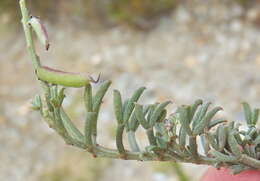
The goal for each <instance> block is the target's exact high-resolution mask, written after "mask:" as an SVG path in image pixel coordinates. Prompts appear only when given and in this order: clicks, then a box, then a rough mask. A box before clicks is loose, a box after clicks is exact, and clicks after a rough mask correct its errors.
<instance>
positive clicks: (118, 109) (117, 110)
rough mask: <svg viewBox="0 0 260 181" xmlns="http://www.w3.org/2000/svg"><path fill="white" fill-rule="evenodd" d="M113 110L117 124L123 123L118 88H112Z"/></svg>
mask: <svg viewBox="0 0 260 181" xmlns="http://www.w3.org/2000/svg"><path fill="white" fill-rule="evenodd" d="M114 111H115V116H116V119H117V122H118V124H122V123H123V106H122V98H121V94H120V92H119V91H118V90H114Z"/></svg>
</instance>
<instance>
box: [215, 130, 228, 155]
mask: <svg viewBox="0 0 260 181" xmlns="http://www.w3.org/2000/svg"><path fill="white" fill-rule="evenodd" d="M217 136H218V151H222V150H223V149H224V147H225V146H226V142H227V136H228V132H227V127H225V126H223V125H220V126H219V127H218V128H217Z"/></svg>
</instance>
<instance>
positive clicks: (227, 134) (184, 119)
mask: <svg viewBox="0 0 260 181" xmlns="http://www.w3.org/2000/svg"><path fill="white" fill-rule="evenodd" d="M25 2H26V1H25V0H20V5H21V10H22V15H23V20H22V23H23V28H24V31H25V36H26V42H27V44H28V46H27V48H28V51H29V53H30V55H31V58H32V62H33V66H34V68H35V69H37V68H39V67H41V64H40V59H39V57H38V56H37V54H36V52H35V49H34V44H33V41H32V33H31V31H30V30H31V28H32V27H30V26H29V24H28V22H29V13H28V11H27V9H26V3H25ZM58 72H59V71H57V73H58ZM65 79H66V76H64V81H66V80H65ZM39 81H40V83H41V86H42V89H43V92H44V94H43V95H42V96H39V95H38V96H36V98H35V99H34V100H33V103H32V106H33V109H34V110H38V111H39V112H40V114H41V115H42V117H43V118H44V119H45V120H46V122H47V124H48V125H49V126H50V128H52V129H54V130H55V131H56V132H57V133H58V134H59V135H60V136H61V137H62V138H63V139H64V141H65V142H66V143H67V144H69V145H72V146H75V147H78V148H81V149H83V150H87V151H88V152H90V153H91V154H92V155H93V156H94V157H106V158H114V159H125V160H142V161H153V160H156V161H179V162H189V163H195V164H207V165H213V166H215V167H221V166H225V167H228V168H230V169H231V170H233V173H239V172H240V171H243V170H248V169H260V160H259V158H260V130H259V129H258V128H257V127H256V124H257V121H258V118H259V109H251V107H250V106H249V105H248V104H247V103H243V108H244V112H245V119H246V126H245V128H244V129H241V128H242V127H241V126H240V125H239V124H236V123H235V122H234V121H227V120H226V119H224V118H215V115H216V114H217V112H219V111H221V110H222V108H221V107H213V108H211V107H210V105H211V103H203V101H202V100H197V101H195V102H194V103H193V104H191V105H182V106H179V107H178V108H177V109H176V111H175V112H173V113H170V114H167V110H168V109H167V106H168V105H169V104H170V103H171V101H164V102H162V103H154V104H150V105H145V104H144V103H142V101H141V95H142V94H143V93H144V90H145V88H144V87H141V88H139V89H137V90H136V91H134V93H133V94H132V95H131V96H130V97H129V98H126V99H123V98H122V96H121V93H120V92H119V91H118V90H115V91H114V94H113V96H114V98H113V100H114V102H113V104H114V113H115V118H116V120H117V121H115V123H116V124H117V130H116V138H115V142H116V149H111V148H106V147H104V146H101V145H100V144H98V143H97V136H98V134H97V126H98V124H97V122H98V120H99V114H100V111H101V106H102V102H103V98H104V96H105V94H106V92H107V91H108V89H109V87H110V85H111V81H104V82H103V83H101V84H100V85H98V86H97V90H93V89H92V85H91V83H89V84H87V85H86V86H85V89H84V90H85V91H84V95H82V100H83V101H84V102H85V109H86V118H85V129H78V128H77V127H76V126H75V125H74V123H73V121H72V120H71V119H70V118H69V116H68V115H67V114H66V112H65V110H64V109H63V101H64V99H65V98H66V96H65V88H64V87H62V86H61V85H63V83H62V80H60V81H61V85H53V84H52V83H51V82H46V81H42V80H39ZM111 99H112V98H111ZM99 126H101V128H102V126H103V125H99ZM140 127H142V128H143V129H144V131H145V133H146V135H147V139H148V141H147V142H148V143H147V145H146V146H145V147H144V149H141V147H139V144H138V139H137V138H136V136H135V133H136V131H137V130H138V129H139V128H140ZM80 130H84V132H81V131H80ZM125 134H127V138H128V143H129V145H130V150H129V149H128V148H127V147H125V144H124V139H123V138H124V136H125ZM199 140H201V141H199ZM199 143H200V144H201V145H202V148H203V149H204V150H203V152H200V151H199V149H198V145H199Z"/></svg>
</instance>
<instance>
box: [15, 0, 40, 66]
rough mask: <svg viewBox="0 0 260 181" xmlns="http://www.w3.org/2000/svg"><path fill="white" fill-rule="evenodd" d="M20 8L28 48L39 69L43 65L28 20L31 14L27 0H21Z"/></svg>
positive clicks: (33, 62)
mask: <svg viewBox="0 0 260 181" xmlns="http://www.w3.org/2000/svg"><path fill="white" fill-rule="evenodd" d="M20 8H21V13H22V24H23V29H24V34H25V38H26V44H27V49H28V52H29V54H30V56H31V59H32V64H33V67H34V69H37V68H39V67H40V66H41V63H40V60H39V57H38V56H37V54H36V51H35V47H34V42H33V38H32V30H31V28H30V26H29V24H28V21H29V20H30V15H29V12H28V10H27V8H26V1H25V0H20Z"/></svg>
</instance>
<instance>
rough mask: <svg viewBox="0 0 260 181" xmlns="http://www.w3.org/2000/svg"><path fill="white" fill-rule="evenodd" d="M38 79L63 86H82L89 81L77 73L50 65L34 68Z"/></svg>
mask: <svg viewBox="0 0 260 181" xmlns="http://www.w3.org/2000/svg"><path fill="white" fill-rule="evenodd" d="M36 75H37V77H38V79H40V80H42V81H45V82H48V83H51V84H56V85H62V86H65V87H84V86H86V85H87V84H89V83H90V80H89V78H87V77H86V76H84V75H82V74H79V73H70V72H64V71H60V70H56V69H53V68H50V67H45V66H44V67H40V68H37V69H36Z"/></svg>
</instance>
